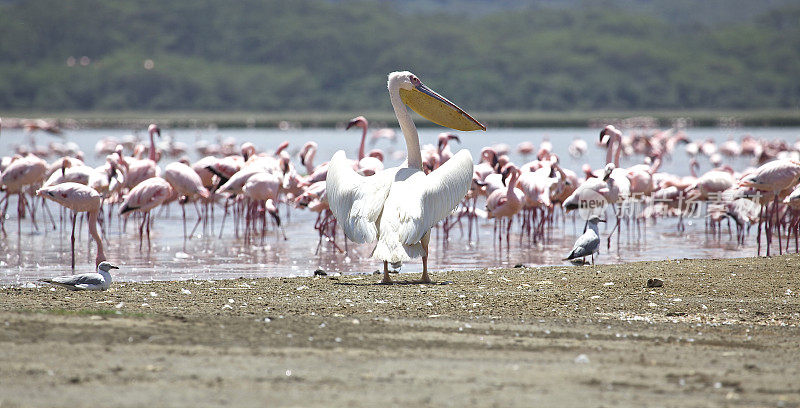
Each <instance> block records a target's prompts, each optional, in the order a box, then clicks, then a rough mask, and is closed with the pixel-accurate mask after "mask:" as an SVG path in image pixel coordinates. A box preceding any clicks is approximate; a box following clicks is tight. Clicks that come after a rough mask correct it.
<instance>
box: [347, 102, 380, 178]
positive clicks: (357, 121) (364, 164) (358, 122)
mask: <svg viewBox="0 0 800 408" xmlns="http://www.w3.org/2000/svg"><path fill="white" fill-rule="evenodd" d="M353 126H356V127H360V128H361V144H359V146H358V159H357V161H356V162H355V165H354V168H355V170H356V171H358V172H359V173H360V174H361V175H364V176H371V175H373V174H375V173H377V172H379V171H381V170H383V160H378V158H376V157H373V156H367V155H366V154H365V153H364V143H365V142H366V140H367V128H368V127H369V122H368V121H367V119H366V118H365V117H363V116H356V117H355V118H353V119H350V122H348V123H347V127H346V128H345V130H348V129H350V128H351V127H353Z"/></svg>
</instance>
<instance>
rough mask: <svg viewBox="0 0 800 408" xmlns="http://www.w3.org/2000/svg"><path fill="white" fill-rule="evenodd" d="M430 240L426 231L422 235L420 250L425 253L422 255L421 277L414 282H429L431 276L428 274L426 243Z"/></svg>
mask: <svg viewBox="0 0 800 408" xmlns="http://www.w3.org/2000/svg"><path fill="white" fill-rule="evenodd" d="M430 240H431V233H430V231H428V233H426V234H425V235H423V236H422V241H420V243H421V244H422V250H423V252H424V254H425V255H422V277H421V278H419V280H418V281H416V283H431V278H430V276H428V244H429V243H430Z"/></svg>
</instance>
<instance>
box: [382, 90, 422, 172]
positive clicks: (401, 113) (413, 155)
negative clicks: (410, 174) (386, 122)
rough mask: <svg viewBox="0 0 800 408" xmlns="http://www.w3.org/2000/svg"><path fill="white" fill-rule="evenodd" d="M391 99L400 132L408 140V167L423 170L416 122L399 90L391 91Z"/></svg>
mask: <svg viewBox="0 0 800 408" xmlns="http://www.w3.org/2000/svg"><path fill="white" fill-rule="evenodd" d="M389 99H390V100H391V101H392V108H394V114H395V116H397V122H398V123H399V124H400V130H402V131H403V137H404V138H405V139H406V149H407V150H408V167H409V168H413V169H419V170H422V153H421V152H420V150H419V134H418V133H417V127H416V126H414V121H413V120H411V114H409V113H408V108H406V105H405V104H404V103H403V100H402V99H400V91H399V89H390V90H389Z"/></svg>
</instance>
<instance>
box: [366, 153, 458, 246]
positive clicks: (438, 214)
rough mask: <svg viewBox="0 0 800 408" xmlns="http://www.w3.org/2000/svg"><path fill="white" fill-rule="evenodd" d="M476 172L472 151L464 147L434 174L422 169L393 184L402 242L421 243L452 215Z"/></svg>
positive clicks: (392, 197) (391, 198)
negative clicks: (434, 227) (438, 224)
mask: <svg viewBox="0 0 800 408" xmlns="http://www.w3.org/2000/svg"><path fill="white" fill-rule="evenodd" d="M472 172H473V165H472V155H471V154H470V153H469V151H468V150H466V149H464V150H461V151H459V152H458V153H456V154H455V155H454V156H453V157H452V158H451V159H450V160H448V161H447V162H446V163H444V164H443V165H441V166H440V167H439V168H438V169H436V170H434V171H432V172H431V173H430V174H428V175H424V173H421V172H419V173H417V174H416V175H414V176H412V177H411V178H409V179H408V180H407V181H406V182H402V183H397V184H395V185H394V186H392V191H391V195H390V197H389V201H390V202H391V204H392V205H393V206H395V207H396V209H397V212H398V213H397V216H398V217H397V222H399V225H398V226H397V232H398V234H399V238H400V242H401V243H403V244H404V245H413V244H416V243H418V242H419V241H420V240H421V239H422V236H423V235H425V234H426V233H427V232H428V231H430V229H431V227H433V226H434V225H435V224H436V223H437V222H439V221H441V220H443V219H444V218H446V217H447V216H448V215H450V214H451V213H452V212H453V210H454V209H455V208H456V207H457V206H458V203H460V202H461V201H462V200H464V196H465V195H466V194H467V191H469V187H470V185H471V184H472ZM387 207H388V205H387ZM381 228H382V233H387V231H383V226H382V227H381Z"/></svg>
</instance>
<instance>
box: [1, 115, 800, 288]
mask: <svg viewBox="0 0 800 408" xmlns="http://www.w3.org/2000/svg"><path fill="white" fill-rule="evenodd" d="M440 131H441V130H439V129H420V137H421V139H422V144H426V143H431V144H435V142H436V136H437V135H438V133H439V132H440ZM398 132H399V130H398ZM598 133H599V130H598V129H594V128H592V129H590V128H566V129H563V128H559V129H541V128H537V129H491V130H489V131H487V132H479V133H478V132H473V133H461V134H460V136H461V142H462V143H461V145H458V144H455V145H453V150H454V151H457V150H458V149H461V148H466V149H469V150H470V151H471V152H472V154H473V157H474V158H476V159H477V157H478V154H479V152H480V149H481V148H482V147H483V146H487V145H491V144H495V143H505V144H508V145H509V146H510V147H511V149H510V151H511V153H510V156H511V158H512V160H514V161H515V162H517V163H522V162H524V161H526V160H523V158H522V157H521V156H519V155H518V154H517V153H516V152H515V150H516V146H517V144H518V143H520V142H522V141H531V142H533V143H534V144H535V145H537V146H538V145H539V143H541V142H542V140H544V139H549V140H550V142H551V143H552V144H553V146H554V151H555V152H556V153H557V154H559V156H560V157H561V160H562V165H563V166H565V167H567V168H570V169H572V170H574V171H576V172H579V170H580V168H581V165H582V164H584V163H589V164H590V165H591V166H592V168H598V167H601V166H602V165H603V163H604V160H605V151H604V150H601V149H600V148H598V147H596V146H595V141H596V140H597V135H598ZM129 134H131V132H130V131H123V130H117V129H92V130H72V131H66V132H65V138H66V140H67V141H71V142H74V143H76V144H77V145H78V146H79V147H80V148H81V149H82V150H83V151H84V152H86V157H85V158H86V161H87V163H88V164H90V165H98V164H100V163H101V162H102V160H103V157H96V156H95V155H94V145H95V142H96V141H97V140H98V139H100V138H103V137H106V136H115V137H118V138H122V137H124V136H126V135H129ZM164 134H165V135H169V136H170V137H172V138H173V139H174V140H176V141H180V142H184V143H187V144H188V145H189V146H190V148H191V147H192V146H193V145H194V144H195V142H196V141H198V140H207V141H210V142H215V141H217V140H222V139H226V138H234V139H235V140H236V141H237V142H238V143H241V142H244V141H250V142H253V143H254V144H255V145H256V146H257V147H258V148H259V149H263V150H270V151H271V150H274V148H275V147H276V146H277V145H278V144H279V143H280V142H282V141H284V140H287V141H289V142H290V147H289V152H290V153H293V155H294V156H295V157H296V155H295V153H296V152H297V151H298V150H299V149H300V147H301V146H302V144H303V143H304V142H306V141H308V140H314V141H316V142H317V143H318V144H319V152H318V154H317V157H316V160H315V162H316V163H321V162H323V161H326V160H328V159H329V158H330V157H331V156H332V155H333V153H334V152H335V151H336V150H338V149H345V150H346V151H347V154H348V156H349V157H354V156H355V154H356V151H357V148H358V143H359V138H360V131H357V130H350V131H345V130H343V129H296V130H286V131H282V130H277V129H219V130H217V129H164ZM687 134H688V135H689V137H690V138H691V139H692V140H695V141H701V140H705V139H709V138H710V139H714V140H716V141H717V142H723V141H725V140H727V139H728V137H729V136H734V137H735V138H736V139H737V140H738V139H739V138H740V137H741V136H742V135H745V134H750V135H753V136H755V137H757V138H761V137H763V138H767V139H773V138H782V139H785V140H787V141H789V142H790V143H794V142H795V141H796V140H797V139H798V138H799V137H800V128H735V129H721V128H698V129H688V130H687ZM139 135H140V136H141V137H142V138H144V137H146V133H145V132H142V131H140V132H139ZM576 137H580V138H583V139H584V140H586V141H587V142H589V146H590V148H589V152H588V153H587V154H586V155H585V156H584V157H582V158H579V159H575V158H572V157H570V156H569V155H568V154H567V146H568V145H569V143H570V142H571V141H572V140H573V139H574V138H576ZM36 141H37V142H38V143H40V144H46V143H48V142H50V141H60V140H58V139H56V138H52V137H50V136H46V135H44V134H37V135H36ZM18 143H26V144H27V143H28V139H27V137H26V136H25V134H24V133H23V132H22V131H21V130H16V129H3V131H2V134H0V155H3V156H5V155H9V154H10V152H11V151H13V147H14V145H15V144H18ZM375 147H378V148H381V149H383V150H384V151H385V152H387V164H388V165H389V166H391V165H397V164H399V163H400V162H401V161H402V159H401V158H400V157H399V156H401V155H402V154H400V153H403V152H404V151H405V145H404V144H403V141H402V136H399V137H398V139H397V142H396V144H394V145H392V144H391V143H389V142H388V141H387V140H381V141H379V142H378V143H377V145H376V146H375ZM396 150H399V151H400V153H398V154H397V155H394V154H393V152H394V151H396ZM189 156H190V158H191V159H193V160H194V159H197V158H198V157H199V156H198V154H197V153H196V152H195V151H194V149H190V152H189ZM50 160H52V158H51V159H50ZM170 160H174V159H172V158H167V159H166V160H162V162H161V163H160V164H161V167H162V169H163V167H164V165H165V164H166V163H167V162H168V161H170ZM641 160H642V158H641V157H632V158H628V159H625V160H623V163H621V165H622V166H627V165H631V164H636V163H640V162H641ZM726 162H727V163H728V164H731V165H732V166H733V167H734V168H735V169H737V170H741V169H744V168H746V167H748V166H752V165H753V164H754V163H752V161H751V159H748V158H739V159H735V160H732V161H731V160H728V161H726ZM295 164H296V165H297V166H298V167H299V166H300V164H299V161H296V163H295ZM710 167H711V165H710V164H709V163H708V162H707V160H705V159H701V170H700V171H701V172H702V171H706V170H708V169H709V168H710ZM661 170H662V171H667V172H671V173H674V174H678V175H688V173H689V166H688V158H687V156H686V154H685V153H684V152H683V151H681V150H678V151H677V152H676V153H675V154H674V155H673V157H672V158H671V159H670V160H669V161H667V162H666V163H664V165H663V166H662V168H661ZM15 202H16V200H15V199H14V198H12V199H11V201H10V203H11V204H10V205H9V213H8V214H6V221H5V226H6V231H7V232H8V235H7V236H6V237H2V236H1V235H0V284H24V283H26V282H30V281H34V280H35V279H37V278H40V277H46V276H53V275H58V274H64V273H69V272H70V271H69V263H70V245H69V232H70V230H69V228H70V227H69V221H68V220H69V218H68V216H67V215H66V214H65V213H63V212H62V211H60V208H59V206H58V205H57V204H55V203H52V202H49V203H48V207H49V209H50V211H51V212H52V214H53V218H54V221H55V223H56V224H58V225H57V228H56V229H55V230H54V229H53V226H52V224H51V221H50V220H49V218H44V217H43V215H44V213H43V212H42V211H41V210H39V211H38V213H37V215H38V216H39V218H38V220H37V221H38V229H37V228H35V227H34V225H33V223H31V222H30V220H29V219H25V220H23V222H22V226H21V234H17V215H16V204H15ZM479 207H481V208H482V203H479ZM186 209H187V214H188V218H189V221H188V222H187V224H188V225H187V228H190V229H191V227H192V225H193V223H194V219H195V210H194V207H193V206H191V205H188V206H187V207H186ZM280 210H281V213H282V214H283V216H284V223H285V229H286V235H287V237H288V239H287V240H283V239H282V238H280V237H278V235H277V233H271V234H269V235H267V236H266V237H265V239H264V243H263V245H262V244H261V242H260V240H259V239H256V240H255V241H254V242H251V244H249V245H247V244H245V242H244V240H243V239H241V238H236V237H235V235H234V228H233V225H232V223H231V218H230V217H228V219H227V220H226V221H225V224H224V226H223V223H222V217H221V214H222V208H221V207H218V208H217V209H216V218H215V219H214V220H213V221H210V222H209V224H208V225H206V227H205V229H204V228H203V226H201V227H199V228H198V230H197V231H196V232H195V234H194V235H193V236H192V237H191V239H184V237H183V224H182V218H181V210H180V207H179V206H178V205H177V204H173V205H172V206H170V207H169V208H167V209H164V210H162V211H156V212H154V214H156V213H157V214H158V215H157V219H156V220H155V222H154V230H153V231H152V240H153V241H152V248H151V249H150V250H149V251H148V250H147V249H144V250H143V251H141V252H140V251H139V239H138V228H137V226H138V225H137V222H138V220H135V219H133V218H131V219H130V220H129V222H128V225H127V229H125V230H123V229H122V228H121V227H122V226H121V224H120V222H119V220H118V218H117V217H114V219H113V221H112V224H111V225H110V226H109V227H108V228H107V230H106V239H107V243H106V253H107V256H108V258H109V260H111V261H114V262H116V263H117V264H118V265H120V267H121V269H120V271H118V272H117V274H116V275H115V279H118V280H123V281H147V280H173V279H221V278H235V277H240V276H241V277H262V276H308V275H312V274H313V272H314V270H316V269H323V270H325V271H327V272H329V273H330V272H340V273H371V272H372V271H374V270H377V269H380V268H382V264H381V263H379V262H376V261H374V260H372V259H370V258H369V254H370V251H371V248H372V247H371V245H358V246H356V245H352V243H351V244H350V245H348V248H347V249H348V251H347V253H346V254H342V253H339V252H338V251H336V250H335V249H334V248H333V247H332V246H331V245H330V244H323V245H322V246H321V247H320V248H319V250H317V241H318V235H317V232H316V230H314V228H313V225H314V221H315V219H316V214H314V213H311V212H309V211H303V210H298V209H291V210H290V211H289V214H286V208H285V206H281V207H280ZM676 224H677V220H676V219H661V220H659V221H658V222H657V223H656V224H648V225H647V226H646V228H643V229H642V230H641V232H637V231H636V229H635V228H633V226H631V228H630V229H628V228H625V227H624V226H623V229H622V234H621V237H620V245H617V243H616V239H614V240H613V244H612V246H611V250H610V251H607V250H606V247H605V237H606V236H607V234H608V231H610V230H611V227H612V226H611V225H609V226H607V227H602V226H601V237H602V239H603V245H602V246H601V254H600V256H599V258H598V259H597V262H598V263H617V262H627V261H635V260H657V259H674V258H710V257H726V258H727V257H744V256H753V255H755V253H756V249H755V237H754V236H753V235H752V234H751V235H750V236H749V237H748V239H747V241H746V243H745V245H743V246H741V245H737V243H736V238H735V231H734V235H733V236H730V235H729V234H728V231H727V227H726V228H725V229H724V231H723V232H722V234H718V235H714V234H708V233H706V227H705V222H704V220H703V219H702V218H699V219H693V220H688V223H687V227H686V230H685V231H684V232H682V233H681V232H678V231H677V228H676ZM80 227H82V228H80V231H81V235H80V238H79V241H78V243H77V244H76V250H77V255H76V262H77V265H78V267H77V271H78V272H85V271H91V270H93V269H94V262H93V260H94V243H93V242H92V241H91V240H90V239H88V234H87V231H86V226H85V222H84V223H83V224H82V225H81V226H80ZM464 228H466V224H464ZM604 228H605V230H604ZM273 229H274V228H273ZM492 229H493V222H492V221H487V220H482V221H481V222H480V224H479V233H478V234H477V236H473V240H472V241H471V242H470V241H469V240H468V239H467V235H466V230H463V233H462V230H460V229H459V227H458V226H456V227H454V228H453V229H452V230H451V233H450V237H449V241H448V242H446V243H444V242H443V239H442V233H441V231H434V232H433V233H432V238H433V239H432V241H431V254H430V257H429V268H430V270H432V271H436V270H465V269H472V268H483V267H507V266H514V265H516V264H525V265H562V264H563V265H566V263H565V262H563V261H561V258H563V257H564V256H565V255H566V254H567V253H568V252H569V250H570V248H571V247H572V244H573V242H574V240H575V238H576V237H577V236H578V235H579V234H580V232H581V231H582V229H583V223H582V222H581V221H573V217H572V216H571V215H570V216H568V217H566V219H564V220H563V221H559V222H557V223H556V224H555V227H554V228H553V229H552V231H551V233H550V234H549V237H548V240H547V242H546V243H544V244H542V243H541V242H540V243H536V244H533V243H532V242H531V241H530V240H529V239H528V237H527V236H526V237H523V238H522V239H520V237H519V235H518V232H519V223H515V225H514V227H513V228H512V238H511V241H510V245H506V243H505V242H504V243H503V246H502V247H498V243H497V242H495V240H494V239H493V235H492ZM220 233H221V236H220ZM342 239H343V235H342V234H341V231H340V232H339V241H338V242H339V245H341V246H343V245H344V242H343V240H342ZM434 243H435V244H434ZM145 246H146V243H145ZM90 248H91V249H90ZM420 271H421V262H420V261H419V260H414V261H412V262H409V263H408V264H406V265H404V266H403V268H402V272H412V273H413V274H415V275H416V274H418V273H419V272H420Z"/></svg>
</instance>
